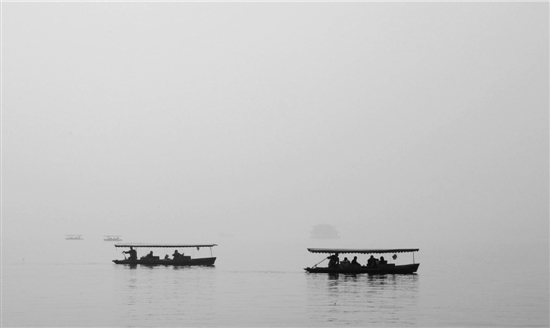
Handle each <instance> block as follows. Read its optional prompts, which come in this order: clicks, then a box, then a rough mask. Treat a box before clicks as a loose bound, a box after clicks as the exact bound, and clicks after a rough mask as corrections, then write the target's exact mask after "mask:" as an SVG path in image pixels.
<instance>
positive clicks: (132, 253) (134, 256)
mask: <svg viewBox="0 0 550 328" xmlns="http://www.w3.org/2000/svg"><path fill="white" fill-rule="evenodd" d="M122 253H126V254H129V255H130V257H129V258H128V259H129V260H137V252H136V250H135V249H134V248H132V246H130V250H129V251H125V252H122Z"/></svg>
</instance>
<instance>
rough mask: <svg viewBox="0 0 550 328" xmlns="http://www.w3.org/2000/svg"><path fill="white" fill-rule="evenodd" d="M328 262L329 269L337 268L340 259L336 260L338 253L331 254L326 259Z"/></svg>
mask: <svg viewBox="0 0 550 328" xmlns="http://www.w3.org/2000/svg"><path fill="white" fill-rule="evenodd" d="M327 259H329V260H330V261H328V267H329V268H337V267H338V265H339V264H340V259H339V258H338V253H336V254H333V255H331V256H329V257H327Z"/></svg>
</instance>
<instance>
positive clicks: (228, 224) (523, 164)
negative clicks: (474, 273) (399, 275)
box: [2, 3, 549, 247]
mask: <svg viewBox="0 0 550 328" xmlns="http://www.w3.org/2000/svg"><path fill="white" fill-rule="evenodd" d="M548 9H549V8H548V3H462V4H460V3H4V4H3V5H2V25H3V26H2V227H3V229H2V235H3V237H4V238H5V237H8V238H25V237H28V236H31V237H36V236H41V235H56V236H57V235H59V236H62V235H64V234H67V233H80V234H87V233H88V234H90V233H93V234H100V235H101V234H122V235H124V236H127V237H129V238H130V239H131V240H132V241H150V240H151V239H152V240H155V241H162V239H160V238H162V237H163V236H164V237H166V239H170V240H174V239H176V240H178V239H181V240H182V241H185V240H190V239H198V240H202V241H207V242H216V241H217V240H216V237H217V236H218V234H219V233H222V232H224V233H231V234H233V235H234V236H236V237H241V236H247V237H251V236H252V237H258V238H264V237H265V238H267V237H269V238H271V239H277V238H281V239H284V238H309V231H310V229H311V226H312V225H315V224H321V223H326V224H332V225H334V226H336V227H337V229H338V230H339V232H340V235H341V236H342V238H343V243H345V242H349V241H353V242H355V243H358V244H362V245H364V246H365V247H418V245H419V244H420V243H422V242H425V241H427V240H429V241H435V242H456V243H458V242H473V241H480V240H483V241H489V242H503V241H504V242H514V241H529V240H535V241H543V242H546V243H547V242H548V234H549V233H548V229H549V225H548V213H549V212H548V199H549V194H548V170H549V163H548V158H549V156H548V153H549V152H548V149H549V144H548V137H549V135H548V122H549V120H548V110H549V102H548V90H549V83H548V76H549V74H548V59H549V57H548V48H549V47H548V46H549V44H548V40H549V28H548V26H549V20H548V12H549V11H548Z"/></svg>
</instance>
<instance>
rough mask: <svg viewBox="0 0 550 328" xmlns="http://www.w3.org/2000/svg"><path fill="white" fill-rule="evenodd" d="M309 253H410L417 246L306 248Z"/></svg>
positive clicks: (415, 249) (415, 250)
mask: <svg viewBox="0 0 550 328" xmlns="http://www.w3.org/2000/svg"><path fill="white" fill-rule="evenodd" d="M307 250H308V251H310V252H311V253H327V254H334V253H342V254H343V253H355V254H385V253H410V252H418V250H419V249H418V248H387V249H362V248H308V249H307Z"/></svg>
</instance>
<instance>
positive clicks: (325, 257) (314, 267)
mask: <svg viewBox="0 0 550 328" xmlns="http://www.w3.org/2000/svg"><path fill="white" fill-rule="evenodd" d="M326 259H327V258H326V257H325V258H324V259H323V260H322V261H321V262H323V261H324V260H326ZM321 262H319V263H317V264H315V265H314V266H313V267H314V268H315V267H316V266H318V265H319V264H321Z"/></svg>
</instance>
